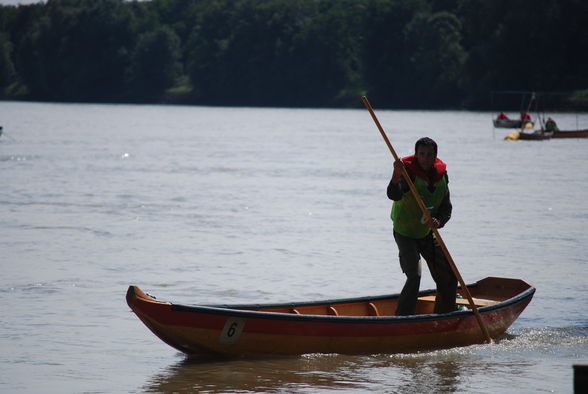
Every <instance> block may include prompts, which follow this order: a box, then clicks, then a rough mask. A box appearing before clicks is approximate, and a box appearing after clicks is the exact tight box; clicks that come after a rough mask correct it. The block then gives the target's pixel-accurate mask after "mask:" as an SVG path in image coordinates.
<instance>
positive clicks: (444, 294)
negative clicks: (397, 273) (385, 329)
mask: <svg viewBox="0 0 588 394" xmlns="http://www.w3.org/2000/svg"><path fill="white" fill-rule="evenodd" d="M414 151H415V153H414V155H412V156H407V157H404V158H402V159H398V160H396V161H395V162H394V172H393V173H392V179H391V180H390V183H389V184H388V189H387V195H388V198H389V199H391V200H393V201H394V202H393V204H392V212H391V214H390V217H391V218H392V221H393V223H394V239H395V241H396V244H397V245H398V252H399V260H400V267H401V268H402V272H404V274H405V275H406V282H405V284H404V287H403V288H402V292H401V293H400V297H399V299H398V306H397V308H396V315H413V314H415V313H416V303H417V297H418V292H419V287H420V283H421V260H420V256H422V257H423V258H424V259H425V261H426V262H427V265H428V267H429V271H430V272H431V276H432V277H433V280H434V281H435V283H436V285H437V297H436V300H435V309H434V312H435V313H446V312H451V311H454V310H455V305H456V303H455V297H456V293H457V279H456V277H455V275H454V273H453V271H452V270H451V266H450V265H449V263H448V262H447V259H446V258H445V255H444V254H443V251H442V250H441V248H440V247H439V245H438V243H437V242H436V240H435V238H434V236H433V232H432V231H431V228H441V227H443V226H444V225H445V223H447V221H448V220H449V218H450V217H451V211H452V205H451V200H450V198H449V187H448V184H449V178H448V177H447V171H446V164H445V163H444V162H443V161H441V159H439V158H438V157H437V143H436V142H435V141H433V140H432V139H431V138H428V137H424V138H421V139H419V140H418V141H417V142H416V144H415V147H414ZM403 167H404V168H405V169H406V171H407V173H408V175H409V176H410V178H411V180H412V181H413V183H414V186H415V188H416V190H417V191H418V193H419V194H420V195H421V197H422V199H423V202H424V203H425V206H426V207H427V208H428V209H429V212H430V214H431V219H430V220H429V221H428V222H425V221H424V218H423V215H422V212H421V210H420V208H419V206H418V205H417V202H416V200H415V198H414V196H413V195H412V192H411V191H410V188H409V186H408V185H407V183H406V181H405V180H404V179H403V177H402V168H403Z"/></svg>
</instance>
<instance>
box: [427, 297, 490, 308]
mask: <svg viewBox="0 0 588 394" xmlns="http://www.w3.org/2000/svg"><path fill="white" fill-rule="evenodd" d="M472 299H473V300H474V305H476V306H488V305H494V304H498V301H493V300H483V299H481V298H473V297H472ZM418 300H419V301H428V302H435V296H434V295H430V296H422V297H419V298H418ZM455 303H456V304H457V305H466V306H469V305H470V302H469V301H468V300H467V299H465V298H457V299H456V300H455Z"/></svg>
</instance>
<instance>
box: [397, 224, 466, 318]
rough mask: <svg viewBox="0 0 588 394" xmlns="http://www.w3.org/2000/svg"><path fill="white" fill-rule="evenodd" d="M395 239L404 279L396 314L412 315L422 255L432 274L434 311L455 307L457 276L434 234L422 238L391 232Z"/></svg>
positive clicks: (443, 310) (439, 311)
mask: <svg viewBox="0 0 588 394" xmlns="http://www.w3.org/2000/svg"><path fill="white" fill-rule="evenodd" d="M394 239H395V240H396V244H397V245H398V251H399V254H398V257H399V258H400V267H401V268H402V272H404V274H405V275H406V282H405V283H404V287H403V288H402V292H401V293H400V298H399V299H398V306H397V308H396V314H397V315H414V314H415V312H416V303H417V297H418V293H419V287H420V284H421V260H420V256H423V258H424V259H425V261H426V262H427V265H428V266H429V271H431V276H432V277H433V280H434V281H435V284H436V285H437V297H436V299H435V310H434V312H435V313H446V312H452V311H454V310H455V296H456V292H457V279H456V277H455V275H454V274H453V271H452V270H451V267H450V266H449V263H448V262H447V259H446V258H445V255H444V254H443V251H442V250H441V248H440V247H439V245H438V244H437V242H436V240H435V238H434V237H433V233H432V232H431V233H429V235H427V236H426V237H424V238H420V239H415V238H410V237H405V236H404V235H401V234H398V233H397V232H396V231H394Z"/></svg>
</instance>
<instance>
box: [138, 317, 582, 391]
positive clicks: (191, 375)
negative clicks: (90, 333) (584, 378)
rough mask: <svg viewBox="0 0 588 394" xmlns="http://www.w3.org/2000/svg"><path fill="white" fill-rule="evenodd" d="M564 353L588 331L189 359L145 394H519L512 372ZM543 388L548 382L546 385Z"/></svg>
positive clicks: (527, 373)
mask: <svg viewBox="0 0 588 394" xmlns="http://www.w3.org/2000/svg"><path fill="white" fill-rule="evenodd" d="M555 344H556V345H558V347H557V348H558V349H567V351H565V350H562V354H561V355H560V356H561V357H563V358H572V359H573V358H574V357H577V354H578V352H580V353H585V351H586V350H587V349H588V328H582V329H578V328H574V329H545V330H525V331H521V332H519V333H516V334H512V333H511V334H508V335H504V336H502V337H501V338H500V339H499V340H498V341H496V342H495V343H494V344H492V345H487V344H484V345H474V346H468V347H464V348H456V349H445V350H438V351H433V352H423V353H414V354H394V355H385V354H376V355H369V356H346V355H336V354H329V355H324V354H311V355H305V356H301V357H279V358H253V359H252V358H225V357H216V356H199V357H194V356H192V357H185V358H183V359H182V360H181V361H179V362H177V363H176V364H174V365H172V366H170V367H168V368H166V369H164V370H163V371H160V372H158V373H157V374H156V375H155V376H153V377H152V378H151V379H150V380H149V382H148V383H147V384H146V385H145V386H144V387H142V388H141V390H143V391H146V392H163V393H172V392H173V393H188V392H200V391H210V392H228V391H239V392H260V391H280V392H284V391H286V392H316V391H321V390H327V391H335V390H336V391H338V392H342V391H343V392H366V391H376V392H394V393H422V392H442V393H453V392H470V390H474V391H478V392H489V391H488V390H487V388H488V387H489V386H491V387H494V388H496V387H501V390H502V392H512V393H514V392H517V390H519V389H520V388H517V387H513V386H512V385H511V383H510V382H511V378H512V377H513V376H521V377H524V378H527V379H528V378H530V377H532V375H533V374H534V370H535V369H536V368H539V365H540V364H541V362H542V358H543V357H544V356H545V354H542V353H544V352H550V351H551V350H550V349H553V348H554V345H555ZM546 387H549V383H548V382H546Z"/></svg>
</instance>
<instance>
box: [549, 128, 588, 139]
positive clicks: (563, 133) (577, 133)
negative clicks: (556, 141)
mask: <svg viewBox="0 0 588 394" xmlns="http://www.w3.org/2000/svg"><path fill="white" fill-rule="evenodd" d="M552 138H588V129H584V130H556V131H554V132H553V137H552Z"/></svg>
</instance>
